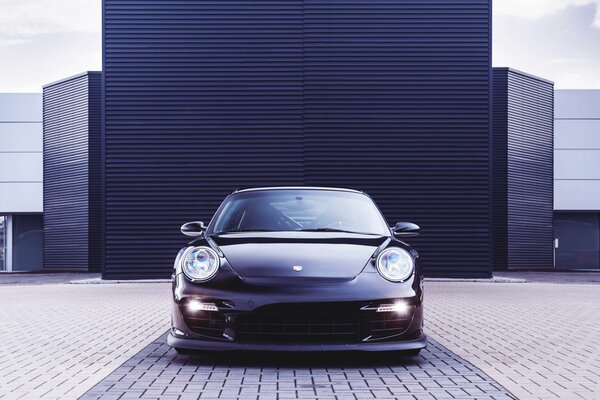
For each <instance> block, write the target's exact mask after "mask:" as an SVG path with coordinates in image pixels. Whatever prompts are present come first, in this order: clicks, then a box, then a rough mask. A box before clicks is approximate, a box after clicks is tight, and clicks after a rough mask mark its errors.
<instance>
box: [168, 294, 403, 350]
mask: <svg viewBox="0 0 600 400" xmlns="http://www.w3.org/2000/svg"><path fill="white" fill-rule="evenodd" d="M211 302H212V303H214V304H216V305H217V307H218V309H219V311H206V310H202V311H190V310H189V309H188V308H187V307H186V304H187V302H186V301H184V302H182V303H181V304H180V307H181V308H180V310H181V312H182V315H183V319H184V321H185V323H186V324H187V326H188V327H189V329H190V330H191V331H193V332H195V333H198V334H201V335H203V336H208V337H211V338H215V339H221V340H235V341H237V342H263V343H275V342H276V343H303V342H310V343H333V342H337V343H347V344H352V343H360V342H363V341H373V340H387V338H390V339H392V338H391V337H394V336H396V335H400V334H403V333H405V332H406V331H407V330H408V328H409V326H410V324H411V321H412V316H413V312H414V308H412V307H411V311H410V312H409V313H406V314H399V313H396V312H393V311H392V312H377V311H376V310H377V309H378V305H379V304H390V303H392V302H393V300H381V301H374V302H371V303H367V304H365V302H339V303H294V304H272V305H267V306H263V307H259V308H257V309H256V310H254V311H249V312H248V311H238V310H235V309H234V308H232V307H231V306H228V305H227V304H226V303H224V302H222V301H215V300H211Z"/></svg>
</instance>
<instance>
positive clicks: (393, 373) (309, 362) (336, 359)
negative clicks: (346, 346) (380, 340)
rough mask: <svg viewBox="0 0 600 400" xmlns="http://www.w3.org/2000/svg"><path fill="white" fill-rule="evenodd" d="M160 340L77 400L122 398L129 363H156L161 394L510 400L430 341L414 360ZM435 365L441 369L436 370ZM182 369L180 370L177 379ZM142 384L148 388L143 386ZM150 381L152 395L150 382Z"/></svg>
mask: <svg viewBox="0 0 600 400" xmlns="http://www.w3.org/2000/svg"><path fill="white" fill-rule="evenodd" d="M165 339H166V335H163V336H161V337H159V338H158V339H157V340H155V341H154V342H153V343H151V344H150V345H148V346H147V347H146V348H145V349H144V350H143V351H141V352H140V353H139V354H138V355H136V356H135V357H133V358H132V359H130V360H129V361H128V362H127V363H126V364H125V365H123V366H122V367H120V368H118V369H117V370H116V371H115V372H114V373H113V374H111V375H109V376H108V377H107V378H106V379H105V380H104V381H103V382H102V388H103V390H102V391H97V390H95V389H92V390H90V391H89V392H88V393H87V394H85V395H84V396H83V397H82V399H98V398H101V396H102V395H103V394H114V395H119V394H123V393H126V388H124V387H123V386H121V385H118V383H119V382H123V381H124V380H127V379H128V378H129V377H130V376H131V372H130V371H131V369H130V367H129V366H131V365H135V366H136V367H139V368H140V369H144V370H148V369H149V367H150V366H152V365H154V366H156V365H160V366H161V368H162V370H158V371H156V374H157V376H158V377H164V376H169V377H171V378H170V379H169V380H165V381H162V385H163V386H164V392H162V393H163V394H165V395H166V394H170V395H186V396H195V395H197V396H198V398H200V399H206V398H211V399H226V400H235V399H247V398H253V399H256V400H266V399H277V400H283V399H320V400H323V399H325V398H331V399H336V400H339V399H354V400H358V399H386V400H388V399H395V398H398V399H399V398H402V397H404V395H412V396H413V399H415V398H419V397H421V398H430V399H436V398H440V399H442V398H452V397H453V396H454V397H457V398H464V399H467V398H469V399H478V398H496V399H514V396H512V395H511V394H510V393H509V392H508V391H507V390H506V389H504V388H502V387H501V386H500V385H498V384H496V383H495V382H494V381H493V380H492V379H491V378H489V377H488V376H487V375H486V374H485V373H483V372H482V371H480V370H479V369H478V368H476V367H475V366H473V365H471V364H470V363H468V362H466V361H465V360H463V359H461V358H460V357H458V356H456V355H455V354H454V353H452V352H451V351H449V350H448V349H446V348H444V347H443V346H441V345H440V344H439V343H437V342H436V341H435V340H432V341H431V342H430V344H429V347H428V348H427V349H426V350H424V351H423V352H422V355H421V356H419V357H416V358H414V359H404V358H401V357H399V356H397V355H385V354H376V355H373V354H363V353H334V354H331V353H327V354H322V353H316V354H315V353H313V354H306V353H303V354H282V353H279V354H277V353H275V354H264V353H263V354H261V356H260V357H257V355H256V354H254V353H198V354H196V355H192V356H190V355H178V354H177V353H176V352H175V351H174V350H173V349H170V348H169V347H168V345H167V344H166V342H165ZM255 360H260V361H255ZM435 364H441V368H438V367H436V366H435ZM207 370H209V371H211V372H210V374H207V373H206V372H205V371H207ZM430 370H431V371H430ZM181 371H187V372H186V374H185V375H180V373H181ZM430 372H432V373H433V374H430ZM445 373H446V374H448V375H446V374H445ZM432 375H434V376H432ZM453 378H454V379H453ZM127 382H128V384H130V383H129V380H127ZM190 382H194V383H190ZM474 382H475V383H474ZM142 383H143V384H144V385H147V383H146V382H145V381H142ZM152 383H153V390H156V389H157V387H156V383H157V381H156V380H155V381H153V382H152ZM135 384H136V383H134V384H133V386H132V387H135ZM159 386H160V385H159ZM436 395H437V396H436ZM482 396H483V397H482Z"/></svg>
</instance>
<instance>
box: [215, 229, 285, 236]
mask: <svg viewBox="0 0 600 400" xmlns="http://www.w3.org/2000/svg"><path fill="white" fill-rule="evenodd" d="M239 232H277V231H275V230H274V229H232V230H230V231H221V232H217V233H215V235H221V234H223V233H239Z"/></svg>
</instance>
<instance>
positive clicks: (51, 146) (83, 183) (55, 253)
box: [43, 72, 101, 271]
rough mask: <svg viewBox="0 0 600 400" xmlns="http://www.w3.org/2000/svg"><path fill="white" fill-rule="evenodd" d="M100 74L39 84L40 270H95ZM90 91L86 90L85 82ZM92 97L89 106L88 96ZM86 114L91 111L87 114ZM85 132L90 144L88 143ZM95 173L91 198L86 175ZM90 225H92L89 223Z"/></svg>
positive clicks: (97, 268) (88, 74)
mask: <svg viewBox="0 0 600 400" xmlns="http://www.w3.org/2000/svg"><path fill="white" fill-rule="evenodd" d="M99 79H100V73H98V72H95V73H87V74H81V75H78V76H76V77H73V78H71V79H66V80H64V81H61V82H58V83H56V84H51V85H48V86H46V87H44V95H43V99H44V106H43V107H44V245H43V247H44V269H45V270H74V271H75V270H76V271H89V270H92V271H93V270H99V267H100V265H99V255H100V253H99V247H98V243H99V242H98V239H99V235H98V234H97V233H95V234H94V232H97V227H98V226H99V225H98V223H99V218H96V219H95V220H94V221H93V222H94V223H93V224H91V222H92V221H90V209H91V208H92V209H95V210H94V212H96V213H97V212H98V211H97V210H99V207H98V200H99V199H100V197H99V182H97V178H99V177H100V170H99V168H98V167H99V165H98V163H97V162H96V164H95V171H93V169H92V168H91V165H90V156H89V154H90V152H91V153H95V154H96V158H98V157H99V148H98V147H97V145H98V144H99V136H100V124H99V123H100V119H99V118H98V116H99V115H100V109H99V107H98V106H99V105H100V93H101V92H100V89H101V86H100V82H99ZM92 81H93V82H94V85H95V86H94V90H93V92H92V91H91V86H90V85H91V82H92ZM92 97H93V98H94V99H93V105H92V104H91V103H90V98H92ZM90 113H91V114H94V116H93V117H92V118H90ZM90 137H92V138H94V140H95V141H96V147H94V146H90V142H89V141H90ZM91 173H94V174H95V177H96V182H95V183H94V184H95V191H94V194H95V196H96V199H95V203H94V202H93V201H92V199H91V198H90V184H91V182H93V179H92V180H91V179H90V174H91ZM94 224H95V226H94Z"/></svg>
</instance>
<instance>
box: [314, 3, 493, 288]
mask: <svg viewBox="0 0 600 400" xmlns="http://www.w3.org/2000/svg"><path fill="white" fill-rule="evenodd" d="M304 4H305V29H304V32H305V35H304V36H305V49H304V54H305V130H306V180H307V183H310V184H314V185H336V186H348V187H353V188H359V189H361V190H365V191H366V192H368V193H370V194H371V195H372V196H373V197H374V199H375V200H376V201H377V202H378V204H379V205H380V207H381V209H382V211H383V212H384V214H385V216H386V218H387V219H388V222H389V223H390V224H394V223H395V222H397V221H403V220H410V221H412V222H415V223H418V224H419V225H421V227H422V229H423V234H422V235H421V236H420V237H419V238H416V239H411V240H409V242H410V243H412V244H414V245H416V246H418V248H419V251H420V253H421V256H422V261H423V265H424V268H425V271H426V273H427V275H429V276H489V274H490V271H491V266H490V254H491V253H490V194H489V191H490V187H489V181H490V179H489V178H490V176H489V173H490V169H489V147H490V143H489V117H490V115H489V114H490V112H489V107H490V103H489V85H490V69H489V66H490V36H489V16H490V4H489V2H488V1H485V0H481V1H452V0H451V1H448V0H425V1H397V0H396V1H390V0H305V2H304Z"/></svg>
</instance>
